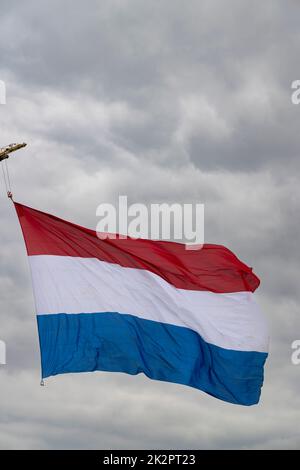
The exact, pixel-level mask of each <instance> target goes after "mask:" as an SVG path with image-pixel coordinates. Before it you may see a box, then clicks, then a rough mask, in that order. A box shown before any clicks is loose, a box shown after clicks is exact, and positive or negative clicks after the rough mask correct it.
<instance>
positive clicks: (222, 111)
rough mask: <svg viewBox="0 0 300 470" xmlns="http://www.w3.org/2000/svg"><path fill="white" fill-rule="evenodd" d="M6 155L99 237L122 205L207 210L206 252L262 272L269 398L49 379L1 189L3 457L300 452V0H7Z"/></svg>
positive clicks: (20, 195)
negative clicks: (298, 357)
mask: <svg viewBox="0 0 300 470" xmlns="http://www.w3.org/2000/svg"><path fill="white" fill-rule="evenodd" d="M0 9H1V18H0V25H1V27H0V80H4V81H5V82H6V86H7V104H6V105H0V136H1V139H0V146H1V145H6V144H8V143H10V142H14V141H21V142H22V141H26V142H28V144H29V146H28V148H27V149H25V150H24V151H22V153H21V152H19V153H18V154H16V156H14V157H12V158H11V160H10V171H11V176H12V183H13V190H14V196H15V199H16V200H17V201H19V202H22V203H24V204H26V205H30V206H32V207H35V208H38V209H41V210H44V211H48V212H51V213H54V214H56V215H58V216H61V217H64V218H66V219H69V220H72V221H74V222H77V223H79V224H81V225H86V226H89V227H91V228H94V227H95V226H96V223H97V221H98V220H97V218H96V215H95V211H96V207H97V205H98V204H99V203H101V202H116V200H117V198H118V196H119V194H126V195H128V199H129V202H130V203H134V202H145V203H150V202H179V203H186V202H198V203H204V204H205V211H206V219H205V220H206V224H205V232H206V233H205V239H206V242H211V243H220V244H224V245H226V246H228V247H229V248H230V249H232V250H233V251H234V252H235V253H236V254H237V255H238V256H239V257H240V258H241V259H242V260H243V261H245V262H246V263H248V264H249V265H250V266H253V267H254V269H255V272H256V273H257V274H258V276H259V277H260V278H261V281H262V283H261V287H260V288H259V290H258V293H257V296H258V300H259V302H260V304H261V306H262V308H263V310H264V312H265V315H266V316H267V318H268V321H269V324H270V330H271V350H270V356H269V359H268V361H267V365H266V370H265V384H264V387H263V390H262V397H261V401H260V403H259V405H257V406H253V407H250V408H247V407H241V406H236V405H232V404H228V403H224V402H221V401H219V400H217V399H215V398H212V397H210V396H208V395H205V394H204V393H202V392H200V391H197V390H194V389H191V388H188V387H184V386H181V385H176V384H170V383H161V382H155V381H150V380H149V379H147V378H146V377H144V376H142V375H139V376H135V377H132V376H128V375H125V374H116V373H114V374H112V373H104V372H96V373H90V374H77V375H76V374H74V375H62V376H57V377H53V378H50V379H48V380H47V383H46V387H40V385H39V382H40V364H39V350H38V337H37V327H36V320H35V312H34V301H33V296H32V289H31V283H30V274H29V270H28V264H27V257H26V254H25V249H24V243H23V240H22V237H21V233H20V228H19V225H18V221H17V219H16V216H15V213H14V210H13V207H12V205H11V203H10V202H9V201H8V200H7V198H6V196H5V192H4V189H3V188H2V191H1V195H0V220H1V230H0V339H2V340H5V341H6V343H7V365H6V366H0V398H1V399H0V447H1V448H6V449H7V448H9V449H16V448H22V449H28V448H39V449H59V448H71V449H72V448H83V449H85V448H110V449H114V448H129V449H132V448H212V449H214V448H242V449H249V448H250V449H259V448H264V447H267V448H274V449H276V448H300V429H299V420H300V394H299V385H300V380H299V379H300V365H299V366H295V365H292V364H291V359H290V358H291V352H292V350H291V342H292V341H293V340H295V339H300V310H299V303H300V302H299V301H300V289H299V262H300V250H299V200H300V185H299V171H300V164H299V162H300V160H299V153H300V152H299V150H300V148H299V147H300V146H299V125H300V105H299V106H296V105H293V104H292V103H291V83H292V81H293V80H296V79H300V70H299V44H300V29H299V21H298V20H299V14H300V5H299V2H298V1H296V0H294V1H292V0H284V1H283V0H282V1H277V0H264V1H263V2H261V1H258V0H252V1H251V2H249V1H246V0H218V1H217V0H201V1H200V0H189V1H187V2H183V1H180V0H89V1H88V2H84V1H79V0H72V1H71V0H52V1H51V2H50V1H48V0H27V1H26V2H21V1H16V0H0Z"/></svg>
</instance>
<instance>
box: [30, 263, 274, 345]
mask: <svg viewBox="0 0 300 470" xmlns="http://www.w3.org/2000/svg"><path fill="white" fill-rule="evenodd" d="M29 260H30V265H31V270H32V278H33V287H34V293H35V299H36V307H37V313H38V314H53V313H97V312H118V313H124V314H131V315H135V316H137V317H139V318H144V319H147V320H154V321H158V322H162V323H169V324H172V325H177V326H184V327H187V328H190V329H192V330H194V331H196V332H197V333H199V334H200V335H201V337H202V338H203V339H204V340H205V341H207V342H209V343H212V344H215V345H216V346H220V347H223V348H226V349H235V350H240V351H263V352H264V351H267V345H268V334H267V328H266V324H265V321H264V318H263V316H262V314H261V312H260V309H259V308H258V306H257V304H256V302H255V300H254V298H253V294H252V293H250V292H237V293H232V294H215V293H213V292H208V291H191V290H184V289H176V288H175V287H173V286H172V285H170V284H169V283H168V282H166V281H164V280H163V279H162V278H161V277H159V276H157V275H156V274H153V273H151V272H149V271H146V270H142V269H135V268H123V267H121V266H119V265H116V264H111V263H107V262H104V261H99V260H98V259H94V258H74V257H68V256H50V255H41V256H30V257H29Z"/></svg>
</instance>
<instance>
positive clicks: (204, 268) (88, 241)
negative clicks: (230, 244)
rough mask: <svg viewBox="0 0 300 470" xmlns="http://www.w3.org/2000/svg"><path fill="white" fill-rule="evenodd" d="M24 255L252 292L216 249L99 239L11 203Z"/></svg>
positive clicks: (241, 268) (243, 273)
mask: <svg viewBox="0 0 300 470" xmlns="http://www.w3.org/2000/svg"><path fill="white" fill-rule="evenodd" d="M15 208H16V211H17V214H18V217H19V220H20V224H21V227H22V231H23V235H24V239H25V243H26V248H27V253H28V255H59V256H75V257H76V256H77V257H81V258H98V259H99V260H101V261H106V262H109V263H114V264H119V265H120V266H124V267H128V268H138V269H146V270H148V271H151V272H152V273H155V274H157V275H159V276H161V277H162V278H163V279H165V280H166V281H167V282H169V283H170V284H172V285H173V286H175V287H177V288H179V289H188V290H201V291H202V290H207V291H212V292H218V293H225V292H240V291H252V292H253V291H255V289H256V288H257V287H258V286H259V283H260V281H259V279H258V278H257V276H256V275H255V274H254V273H253V272H252V269H251V268H249V267H248V266H246V265H245V264H244V263H242V262H241V261H240V260H239V259H238V258H237V257H236V256H235V255H234V254H233V253H232V252H231V251H230V250H228V249H227V248H225V247H224V246H221V245H209V244H205V245H204V246H203V248H202V249H201V250H195V251H194V250H186V249H185V245H184V244H181V243H174V242H166V241H153V240H145V239H138V240H134V239H131V238H127V239H120V238H117V239H114V240H111V239H106V240H100V239H99V238H98V237H97V234H96V232H95V231H93V230H89V229H87V228H84V227H81V226H79V225H75V224H72V223H71V222H67V221H65V220H63V219H59V218H58V217H55V216H53V215H50V214H46V213H45V212H40V211H37V210H35V209H31V208H30V207H27V206H23V205H21V204H18V203H15Z"/></svg>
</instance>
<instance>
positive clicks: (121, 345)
mask: <svg viewBox="0 0 300 470" xmlns="http://www.w3.org/2000/svg"><path fill="white" fill-rule="evenodd" d="M37 318H38V329H39V338H40V347H41V360H42V376H43V378H45V377H49V376H51V375H57V374H64V373H68V372H90V371H95V370H102V371H111V372H125V373H127V374H133V375H135V374H139V373H140V372H143V373H144V374H145V375H146V376H147V377H149V378H151V379H155V380H164V381H167V382H175V383H178V384H184V385H189V386H191V387H195V388H197V389H200V390H203V391H205V392H207V393H209V394H210V395H213V396H214V397H217V398H220V399H221V400H225V401H228V402H230V403H237V404H241V405H253V404H255V403H257V402H258V400H259V397H260V389H261V386H262V383H263V366H264V363H265V360H266V357H267V353H260V352H247V351H233V350H228V349H223V348H220V347H218V346H215V345H212V344H209V343H206V342H205V341H204V340H203V339H202V338H201V337H200V336H199V335H198V334H197V333H195V332H194V331H192V330H190V329H188V328H184V327H180V326H175V325H169V324H164V323H159V322H155V321H151V320H144V319H140V318H137V317H135V316H133V315H125V314H119V313H111V312H108V313H81V314H68V315H66V314H63V313H61V314H56V315H38V317H37Z"/></svg>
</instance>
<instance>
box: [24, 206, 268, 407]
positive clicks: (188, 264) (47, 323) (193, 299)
mask: <svg viewBox="0 0 300 470" xmlns="http://www.w3.org/2000/svg"><path fill="white" fill-rule="evenodd" d="M15 208H16V211H17V214H18V217H19V220H20V224H21V228H22V231H23V235H24V239H25V244H26V248H27V253H28V257H29V264H30V268H31V273H32V282H33V290H34V297H35V302H36V310H37V323H38V332H39V342H40V350H41V366H42V377H43V378H46V377H49V376H54V375H57V374H64V373H70V372H88V371H96V370H101V371H112V372H125V373H127V374H138V373H141V372H142V373H144V374H145V375H146V376H147V377H149V378H151V379H156V380H163V381H167V382H174V383H177V384H183V385H188V386H191V387H195V388H197V389H199V390H202V391H204V392H206V393H208V394H210V395H212V396H214V397H217V398H219V399H221V400H224V401H227V402H230V403H236V404H241V405H252V404H255V403H257V402H258V401H259V397H260V392H261V387H262V383H263V368H264V363H265V360H266V357H267V347H268V332H267V328H266V324H265V320H264V318H263V316H262V314H261V311H260V309H259V307H258V305H257V304H256V301H255V299H254V295H253V292H254V291H255V290H256V288H257V287H258V285H259V282H260V281H259V279H258V278H257V276H256V275H255V274H254V273H253V271H252V269H251V268H249V267H248V266H247V265H245V264H244V263H242V262H241V261H240V260H239V259H238V258H237V257H236V256H235V255H234V254H233V253H232V252H231V251H230V250H228V249H227V248H225V247H224V246H221V245H213V244H205V245H204V246H203V248H202V249H201V250H186V249H185V245H184V244H181V243H174V242H168V241H154V240H147V239H132V238H126V239H124V238H120V237H119V236H117V237H116V239H100V238H99V237H98V236H97V233H96V232H95V231H93V230H89V229H87V228H84V227H81V226H79V225H75V224H73V223H70V222H67V221H65V220H62V219H59V218H57V217H55V216H53V215H50V214H46V213H44V212H40V211H38V210H35V209H32V208H29V207H26V206H24V205H21V204H18V203H15Z"/></svg>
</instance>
